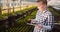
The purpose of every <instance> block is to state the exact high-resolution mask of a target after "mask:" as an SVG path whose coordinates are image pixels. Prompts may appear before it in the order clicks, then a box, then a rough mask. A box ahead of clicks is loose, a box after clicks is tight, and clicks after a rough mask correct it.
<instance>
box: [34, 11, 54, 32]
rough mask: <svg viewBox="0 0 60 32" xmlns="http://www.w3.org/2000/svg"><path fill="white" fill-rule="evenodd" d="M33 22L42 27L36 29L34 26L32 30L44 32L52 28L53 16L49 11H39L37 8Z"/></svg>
mask: <svg viewBox="0 0 60 32" xmlns="http://www.w3.org/2000/svg"><path fill="white" fill-rule="evenodd" d="M34 23H36V24H37V25H38V24H41V25H43V28H42V29H41V30H39V29H37V28H36V26H35V28H34V32H38V31H40V32H46V31H47V30H51V29H52V28H53V24H54V17H53V15H52V14H51V12H50V11H47V10H45V11H43V12H41V11H39V10H38V11H37V14H36V18H35V21H34Z"/></svg>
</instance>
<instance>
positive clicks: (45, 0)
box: [36, 0, 47, 5]
mask: <svg viewBox="0 0 60 32" xmlns="http://www.w3.org/2000/svg"><path fill="white" fill-rule="evenodd" d="M36 2H42V3H43V4H46V5H47V0H37V1H36Z"/></svg>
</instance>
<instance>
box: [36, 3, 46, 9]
mask: <svg viewBox="0 0 60 32" xmlns="http://www.w3.org/2000/svg"><path fill="white" fill-rule="evenodd" d="M37 7H38V9H43V8H46V5H45V4H43V3H42V2H37Z"/></svg>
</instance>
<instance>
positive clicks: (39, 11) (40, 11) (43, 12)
mask: <svg viewBox="0 0 60 32" xmlns="http://www.w3.org/2000/svg"><path fill="white" fill-rule="evenodd" d="M38 11H39V10H38ZM39 12H42V11H39ZM45 12H47V9H46V10H45V11H43V13H45Z"/></svg>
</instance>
